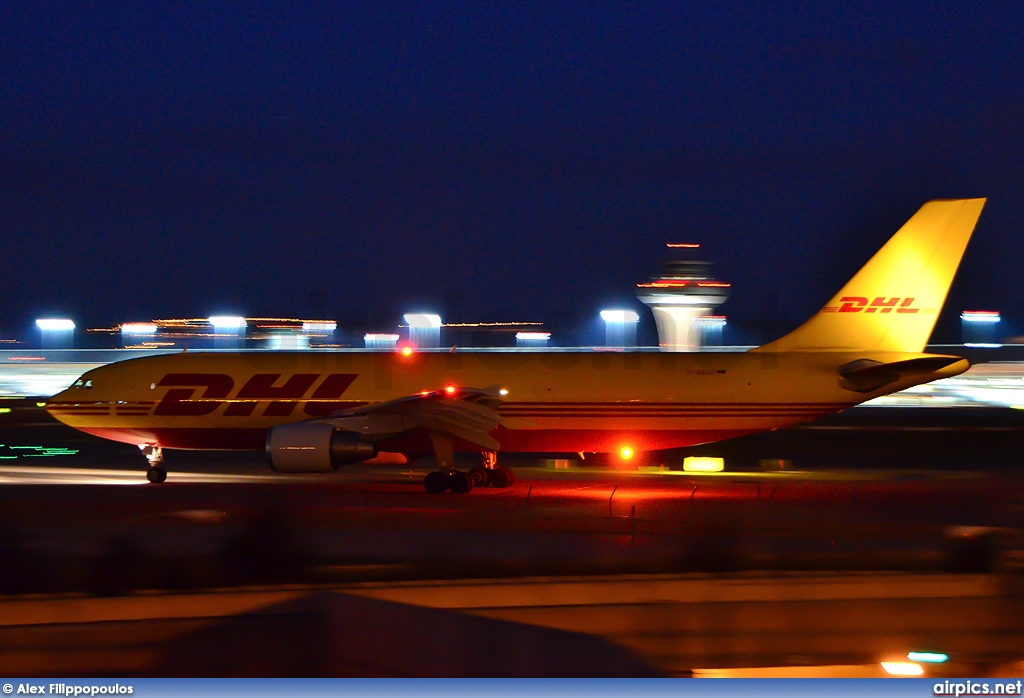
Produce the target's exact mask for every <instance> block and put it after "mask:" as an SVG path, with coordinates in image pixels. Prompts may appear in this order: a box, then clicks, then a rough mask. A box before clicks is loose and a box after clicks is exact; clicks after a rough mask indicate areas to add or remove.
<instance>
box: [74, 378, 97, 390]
mask: <svg viewBox="0 0 1024 698" xmlns="http://www.w3.org/2000/svg"><path fill="white" fill-rule="evenodd" d="M73 387H75V388H91V387H92V381H91V380H85V379H84V378H79V379H78V380H76V381H75V384H74V386H73Z"/></svg>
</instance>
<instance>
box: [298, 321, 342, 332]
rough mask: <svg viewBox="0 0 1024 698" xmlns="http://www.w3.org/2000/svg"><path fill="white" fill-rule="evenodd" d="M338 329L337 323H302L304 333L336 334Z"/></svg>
mask: <svg viewBox="0 0 1024 698" xmlns="http://www.w3.org/2000/svg"><path fill="white" fill-rule="evenodd" d="M336 329H338V323H336V322H304V323H302V331H303V332H334V331H335V330H336Z"/></svg>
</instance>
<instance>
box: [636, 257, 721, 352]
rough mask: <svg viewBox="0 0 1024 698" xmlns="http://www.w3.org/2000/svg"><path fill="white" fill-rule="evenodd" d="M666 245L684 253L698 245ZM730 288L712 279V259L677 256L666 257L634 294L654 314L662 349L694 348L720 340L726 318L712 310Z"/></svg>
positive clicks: (682, 349)
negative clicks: (673, 257) (710, 260)
mask: <svg viewBox="0 0 1024 698" xmlns="http://www.w3.org/2000/svg"><path fill="white" fill-rule="evenodd" d="M668 247H669V249H670V250H672V251H673V252H674V253H676V254H677V255H685V254H693V253H694V251H695V250H697V249H698V248H699V247H700V245H696V244H690V243H670V244H669V245H668ZM729 288H730V284H727V283H725V282H723V281H718V280H717V279H715V276H714V273H713V272H712V264H711V262H708V261H705V260H698V259H679V258H676V259H669V260H666V261H665V263H664V264H663V265H662V267H661V272H660V273H659V274H658V276H657V277H655V278H653V279H651V280H650V281H647V282H644V283H639V284H637V290H636V297H637V298H638V299H639V300H640V302H641V303H643V304H644V305H646V306H648V307H649V308H650V309H651V311H652V312H653V313H654V321H655V322H656V323H657V325H658V343H659V344H660V345H661V348H662V350H664V351H697V350H699V349H700V348H701V346H702V345H703V344H706V343H707V344H715V343H721V332H722V327H723V326H724V325H725V318H724V317H722V316H720V315H714V316H713V315H712V312H713V311H714V310H715V308H717V307H718V306H719V305H721V304H722V303H724V302H725V301H726V299H728V298H729ZM716 339H717V341H715V340H716ZM707 340H711V341H707Z"/></svg>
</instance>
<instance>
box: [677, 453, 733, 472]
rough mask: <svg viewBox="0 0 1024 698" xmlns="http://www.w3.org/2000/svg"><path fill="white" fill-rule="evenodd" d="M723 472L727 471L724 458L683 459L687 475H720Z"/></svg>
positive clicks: (694, 457) (693, 457)
mask: <svg viewBox="0 0 1024 698" xmlns="http://www.w3.org/2000/svg"><path fill="white" fill-rule="evenodd" d="M723 470H725V459H724V458H712V457H710V456H687V457H686V458H684V459H683V471H684V472H687V473H720V472H722V471H723Z"/></svg>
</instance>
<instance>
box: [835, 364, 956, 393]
mask: <svg viewBox="0 0 1024 698" xmlns="http://www.w3.org/2000/svg"><path fill="white" fill-rule="evenodd" d="M957 362H963V363H964V366H962V367H960V368H961V370H960V371H956V372H954V375H955V373H962V372H963V371H966V370H967V367H968V366H969V364H968V362H967V359H961V358H960V357H958V356H922V357H919V358H916V359H907V360H906V361H892V362H889V363H881V362H880V361H874V360H872V359H858V360H857V361H851V362H850V363H848V364H846V365H845V366H840V368H839V376H840V378H839V384H840V385H841V386H842V387H844V388H846V389H847V390H852V391H854V392H857V393H870V392H871V391H873V390H878V389H879V388H881V387H884V386H886V385H889V384H890V383H895V382H897V381H899V380H902V379H904V378H910V377H912V376H924V375H927V374H931V373H937V372H938V371H941V370H942V369H944V368H947V367H949V366H952V365H953V364H955V363H957Z"/></svg>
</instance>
